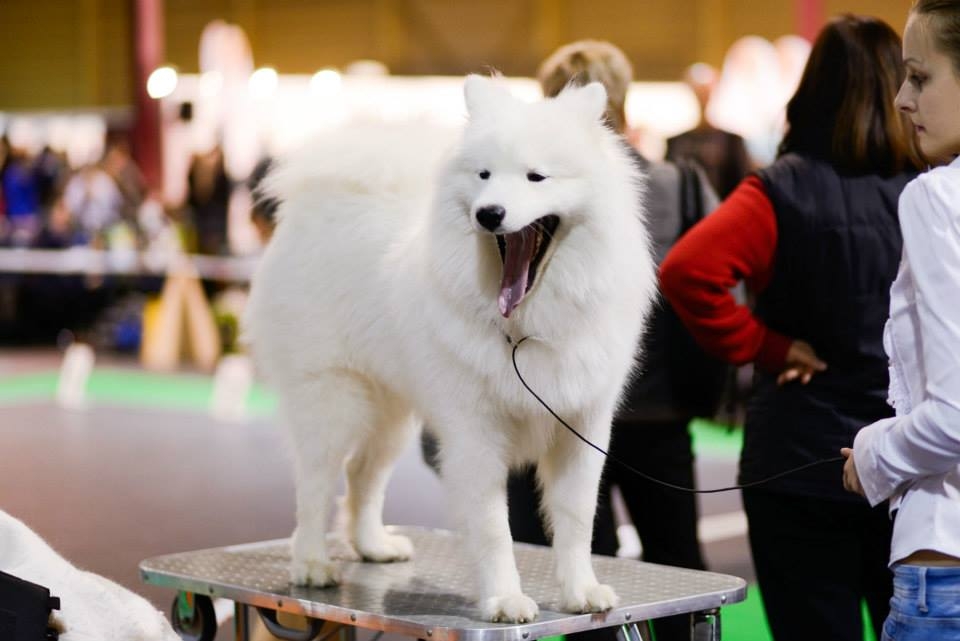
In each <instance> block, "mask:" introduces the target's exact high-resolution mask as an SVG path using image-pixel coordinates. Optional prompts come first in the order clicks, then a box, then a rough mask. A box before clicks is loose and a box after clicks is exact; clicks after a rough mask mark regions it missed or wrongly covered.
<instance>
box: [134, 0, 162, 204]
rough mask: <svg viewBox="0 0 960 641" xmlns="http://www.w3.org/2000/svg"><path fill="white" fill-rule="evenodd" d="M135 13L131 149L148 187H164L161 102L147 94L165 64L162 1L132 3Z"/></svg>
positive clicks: (149, 0)
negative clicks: (150, 82)
mask: <svg viewBox="0 0 960 641" xmlns="http://www.w3.org/2000/svg"><path fill="white" fill-rule="evenodd" d="M131 8H132V14H133V19H132V23H133V29H132V35H133V52H134V67H133V104H134V124H133V135H132V139H131V141H130V142H131V147H132V150H133V158H134V160H136V162H137V165H138V166H139V167H140V171H142V172H143V177H144V179H146V181H147V185H148V186H149V187H150V188H151V189H161V188H162V186H163V163H162V154H163V147H162V142H161V139H160V102H159V101H158V100H154V99H153V98H151V97H150V96H148V95H147V78H149V77H150V74H151V72H153V70H154V69H156V68H157V67H158V66H160V65H162V64H163V61H164V57H165V55H166V54H165V53H164V37H163V34H164V28H163V0H131Z"/></svg>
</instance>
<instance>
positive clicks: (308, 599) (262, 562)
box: [140, 527, 746, 641]
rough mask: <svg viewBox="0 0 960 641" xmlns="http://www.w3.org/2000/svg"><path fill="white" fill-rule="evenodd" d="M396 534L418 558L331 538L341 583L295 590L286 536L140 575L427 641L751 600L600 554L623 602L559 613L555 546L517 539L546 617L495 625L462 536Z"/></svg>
mask: <svg viewBox="0 0 960 641" xmlns="http://www.w3.org/2000/svg"><path fill="white" fill-rule="evenodd" d="M390 529H391V530H392V531H393V532H396V533H398V534H403V535H405V536H408V537H410V539H411V540H412V541H413V544H414V550H415V551H414V557H413V559H411V560H410V561H407V562H402V563H386V564H382V563H364V562H361V561H359V560H358V559H357V558H356V556H355V555H354V554H353V553H352V551H350V549H349V547H348V546H345V545H343V544H342V543H338V542H337V541H336V540H332V545H331V552H332V556H334V557H335V558H337V559H338V560H339V562H340V563H342V582H341V584H340V585H338V586H336V587H332V588H306V587H299V586H293V585H291V584H290V581H289V577H288V565H289V562H290V552H289V542H288V541H287V540H285V539H282V540H276V541H264V542H260V543H250V544H246V545H235V546H229V547H222V548H212V549H208V550H197V551H193V552H183V553H179V554H171V555H166V556H160V557H155V558H152V559H147V560H145V561H143V562H142V563H141V564H140V571H141V574H142V577H143V580H144V581H146V582H147V583H150V584H153V585H158V586H164V587H169V588H174V589H177V590H183V591H187V592H194V593H198V594H207V595H210V596H212V597H223V598H227V599H231V600H233V601H236V602H238V603H245V604H248V605H252V606H259V607H266V608H270V609H274V610H281V611H286V612H294V613H299V614H305V615H307V616H310V617H315V618H319V619H326V620H329V621H337V622H341V623H346V624H349V625H354V626H357V627H361V628H367V629H371V630H382V631H385V632H394V633H399V634H406V635H410V636H414V637H417V638H421V639H429V640H430V641H453V640H460V641H523V640H528V639H537V638H540V637H544V636H550V635H555V634H569V633H571V632H578V631H581V630H588V629H593V628H602V627H609V626H616V625H622V624H624V623H631V622H636V621H644V620H647V619H655V618H659V617H662V616H667V615H671V614H681V613H685V612H698V611H703V610H710V609H713V608H717V607H720V606H721V605H726V604H730V603H736V602H738V601H742V600H743V599H744V598H746V582H745V581H744V580H743V579H741V578H739V577H735V576H730V575H725V574H716V573H713V572H702V571H697V570H686V569H682V568H673V567H668V566H663V565H654V564H650V563H641V562H639V561H633V560H629V559H616V558H612V557H604V556H594V557H593V567H594V570H595V572H596V574H597V578H598V579H599V580H600V582H601V583H608V584H609V585H611V586H613V588H614V589H615V590H616V592H617V594H618V595H619V596H620V603H621V605H620V606H619V607H617V608H615V609H613V610H611V611H609V612H605V613H600V614H569V613H566V612H562V611H560V609H559V602H560V592H559V589H558V586H557V581H556V578H555V576H554V570H553V568H554V563H553V553H552V551H551V550H550V548H546V547H541V546H536V545H526V544H522V543H517V544H514V554H515V556H516V560H517V567H518V569H519V571H520V576H521V580H522V584H523V588H524V592H525V593H526V594H527V595H529V596H530V597H531V598H532V599H534V600H535V601H536V602H537V603H538V604H539V606H540V616H539V618H538V619H537V620H536V621H533V622H531V623H525V624H498V623H491V622H489V621H484V620H482V619H480V612H479V609H478V607H477V605H476V603H475V597H474V587H473V586H474V583H473V580H472V573H473V571H472V570H471V568H470V566H469V564H468V561H467V559H466V557H465V555H464V554H463V550H462V547H461V546H462V540H461V539H460V538H459V537H458V536H457V535H455V534H453V533H450V532H446V531H441V530H428V529H423V528H416V527H392V528H390Z"/></svg>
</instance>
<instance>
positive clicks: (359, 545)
mask: <svg viewBox="0 0 960 641" xmlns="http://www.w3.org/2000/svg"><path fill="white" fill-rule="evenodd" d="M465 98H466V103H467V109H468V112H469V122H468V123H467V125H466V127H465V129H464V131H463V132H462V137H461V138H460V140H459V142H458V143H457V144H455V145H454V146H453V149H452V151H451V152H450V153H448V154H446V155H443V154H440V153H439V151H438V150H439V148H440V147H441V146H442V145H441V144H440V143H437V142H434V141H433V138H431V137H428V136H422V135H420V133H419V132H416V131H412V132H411V131H404V130H403V129H397V128H372V129H371V130H369V131H367V132H366V134H361V135H358V134H357V132H356V131H353V132H349V133H348V134H341V135H339V136H338V135H330V136H327V137H326V138H324V139H322V140H321V141H320V142H318V143H316V144H314V145H311V146H308V147H307V148H305V149H304V150H302V151H300V152H298V153H296V154H294V155H293V156H292V157H290V158H289V159H288V160H286V161H285V162H281V163H280V164H279V166H278V167H277V169H276V171H275V173H274V175H273V176H272V178H270V179H269V181H270V182H269V184H270V185H271V187H270V188H271V189H272V191H273V192H274V194H275V195H276V196H278V197H279V198H280V200H281V201H282V204H281V206H280V210H279V212H278V213H279V218H280V220H279V224H278V226H277V229H276V231H275V234H274V237H273V239H272V240H271V242H270V244H269V246H268V247H267V249H266V252H265V254H264V256H263V259H262V261H261V264H260V266H259V268H258V271H257V273H256V275H255V277H254V280H253V287H252V292H251V297H250V301H249V305H248V308H247V314H246V318H245V332H246V337H247V339H248V340H250V342H251V343H252V349H253V353H254V357H255V360H256V362H257V365H258V367H259V368H260V371H261V372H262V373H263V374H264V375H265V377H266V378H267V379H268V380H269V381H270V382H272V384H273V385H274V386H276V388H277V390H278V392H279V395H280V410H281V413H282V416H283V419H284V421H285V422H286V423H287V425H288V427H289V430H290V432H291V434H292V437H293V446H294V459H295V476H296V479H295V480H296V487H297V528H296V531H295V532H294V534H293V539H292V567H291V573H292V580H293V581H295V582H296V583H299V584H314V585H328V584H332V583H335V582H336V581H337V578H338V577H337V572H336V565H335V564H334V563H333V562H332V561H331V560H330V558H329V556H328V551H327V549H326V543H325V537H324V530H325V527H326V524H327V523H328V514H329V509H330V504H331V500H332V494H333V493H334V491H335V489H336V487H337V480H338V476H339V472H340V470H341V469H342V467H341V466H342V464H343V463H344V461H346V477H347V494H346V500H345V505H346V509H347V517H348V523H349V526H348V535H349V537H350V540H351V542H352V544H353V545H354V547H355V548H356V549H357V551H358V553H359V554H361V555H362V556H363V557H364V558H366V559H369V560H374V561H397V560H404V559H407V558H408V557H409V556H410V555H411V553H412V549H411V545H410V542H409V541H408V540H407V539H405V538H403V537H400V536H395V535H392V534H390V533H389V532H388V531H387V530H386V529H384V526H383V522H382V515H381V512H382V507H383V500H384V490H385V488H386V485H387V480H388V475H389V472H390V469H391V467H392V464H393V462H394V460H395V459H396V457H397V456H398V455H399V454H400V453H401V451H402V450H403V448H404V446H405V444H406V443H407V441H408V439H409V438H410V437H411V435H413V434H415V433H416V429H417V427H418V426H419V424H420V421H421V420H425V421H427V423H428V424H429V425H430V427H431V428H432V429H433V430H434V431H435V432H436V433H437V435H438V436H439V439H440V444H441V467H442V476H443V479H444V481H445V483H446V484H447V486H448V491H449V495H450V503H451V508H452V509H453V511H454V512H455V516H456V517H457V521H458V523H459V524H460V527H461V529H462V532H463V535H464V537H465V543H466V545H465V552H466V553H468V554H469V555H471V557H472V560H473V562H474V566H475V568H476V570H475V572H476V577H477V579H478V584H477V592H478V597H479V603H480V607H481V610H482V615H483V616H484V617H485V618H487V619H489V620H494V621H496V620H500V621H529V620H532V619H534V618H535V617H536V615H537V612H538V610H537V604H536V603H535V602H534V601H533V600H532V599H530V598H529V597H527V596H526V595H525V594H524V593H523V591H522V589H521V585H520V577H519V575H518V573H517V570H516V566H515V563H514V557H513V549H512V545H511V538H510V530H509V526H508V522H507V507H506V490H505V481H506V477H507V473H508V470H509V469H510V468H513V467H516V466H520V465H524V464H527V463H531V462H533V463H537V464H538V474H539V478H540V482H541V484H542V486H543V503H544V504H543V511H544V513H545V515H546V516H547V517H548V520H549V523H550V527H551V530H552V535H553V547H554V549H555V552H556V574H557V579H558V582H559V586H560V588H561V593H562V598H563V607H564V608H566V609H568V610H570V611H575V612H585V611H603V610H606V609H609V608H611V607H614V606H615V605H616V603H617V597H616V595H615V593H614V591H613V590H612V589H611V588H610V587H609V586H606V585H601V584H600V583H599V582H598V581H597V578H596V577H595V575H594V572H593V569H592V566H591V563H590V541H591V534H592V525H593V518H594V511H595V506H596V500H597V487H598V483H599V480H600V474H601V469H602V467H603V458H602V457H601V456H600V455H599V454H598V453H597V452H595V451H593V450H592V449H590V448H588V447H587V446H585V445H584V444H583V443H581V442H580V441H579V440H577V439H576V438H575V437H573V436H572V435H571V434H569V433H567V432H566V431H565V430H564V429H563V427H562V426H560V425H559V424H558V423H557V422H556V421H555V420H554V419H553V418H551V417H550V415H549V414H548V413H547V411H546V410H545V409H544V408H543V407H542V406H540V404H539V403H538V402H537V401H536V399H534V398H533V396H531V395H530V393H529V392H527V391H526V390H525V389H524V388H523V387H522V386H521V384H520V381H519V380H518V379H517V377H516V376H515V374H514V371H513V365H512V364H511V350H512V349H513V347H512V345H511V344H510V343H509V342H508V340H507V337H509V338H510V340H512V341H514V342H515V341H517V340H518V339H521V338H523V337H525V336H531V337H533V338H532V339H531V340H528V341H526V342H525V343H523V345H522V346H521V347H520V349H519V352H518V364H519V368H520V370H521V371H522V373H523V376H524V378H525V379H526V380H527V382H528V383H529V384H530V385H531V386H532V387H533V389H535V390H537V391H538V392H539V393H540V394H541V395H542V396H543V397H544V398H545V399H546V400H547V402H548V403H550V405H551V406H552V407H553V409H554V410H555V411H556V412H557V413H558V414H559V415H560V416H563V417H564V418H565V419H566V420H567V421H568V422H569V423H571V424H572V425H574V426H576V427H577V428H578V429H579V430H580V431H581V433H582V434H584V436H586V437H587V438H589V439H591V440H592V441H593V442H594V443H597V444H598V445H600V446H601V447H603V446H605V445H606V444H607V443H608V440H609V433H610V424H611V420H612V417H613V413H614V410H615V408H616V406H617V403H618V399H619V396H620V394H621V389H622V387H623V385H624V382H625V381H626V379H627V377H628V375H629V373H630V371H631V368H632V365H633V359H634V353H635V348H636V345H637V342H638V338H639V335H640V333H641V330H642V326H643V320H644V318H645V315H646V313H647V311H648V308H649V304H650V300H651V297H652V295H653V292H654V289H655V274H654V268H653V264H652V262H651V259H650V255H649V249H648V245H649V242H648V237H647V232H646V230H645V228H644V226H643V224H642V213H641V211H640V206H639V193H638V190H639V189H641V188H642V185H641V182H642V177H641V176H639V175H638V174H637V170H636V168H635V166H634V164H633V163H632V162H631V160H630V158H629V155H628V153H627V152H626V151H625V149H624V148H623V143H622V142H621V141H620V140H619V139H618V138H617V137H616V136H615V135H614V134H613V133H612V132H611V131H609V130H608V129H606V128H605V127H604V126H603V125H602V124H601V117H602V114H603V112H604V108H605V106H606V94H605V92H604V90H603V87H602V86H601V85H599V84H593V85H588V86H586V87H582V88H570V89H568V90H566V91H565V92H563V93H562V94H561V95H560V96H558V97H557V98H555V99H552V100H545V101H541V102H537V103H525V102H521V101H519V100H517V99H516V98H514V97H512V96H511V95H510V94H509V92H508V91H507V89H506V88H504V87H503V86H501V85H500V84H499V83H498V81H497V80H496V79H490V78H483V77H480V76H470V77H468V78H467V80H466V83H465ZM441 158H442V162H441V161H440V159H441ZM436 167H439V171H437V172H435V171H434V169H435V168H436ZM531 172H535V173H537V174H540V175H542V176H545V177H546V178H545V179H544V180H536V178H537V176H534V178H533V179H531V178H530V175H531ZM431 200H432V202H431ZM487 206H500V207H502V208H503V210H504V211H505V217H504V218H503V220H502V224H501V225H500V227H499V228H497V229H496V230H495V231H496V232H497V233H509V232H515V231H518V230H520V229H522V228H524V227H526V226H528V225H529V224H530V223H532V222H533V221H535V220H537V219H539V218H541V217H543V216H545V215H547V214H556V215H558V216H559V219H560V223H559V228H558V229H557V230H556V233H555V234H554V238H553V242H552V243H551V244H550V247H551V252H552V253H551V254H550V255H549V256H548V258H547V260H546V261H545V263H544V264H541V265H540V267H539V270H538V271H539V272H540V273H539V274H538V275H537V276H538V279H537V282H536V284H535V285H534V286H533V288H532V289H531V290H530V292H529V294H528V295H527V296H526V298H525V299H524V300H523V301H522V302H521V303H520V305H519V306H518V307H516V309H514V310H512V313H511V314H508V316H509V317H508V318H507V317H505V316H504V315H503V314H502V313H501V312H500V311H499V310H498V295H499V294H500V287H501V270H502V269H503V265H502V261H501V257H500V255H499V253H498V248H497V242H496V239H495V236H494V234H493V233H491V232H490V231H488V230H487V229H484V228H483V227H482V226H481V225H480V224H479V223H478V221H477V212H478V210H479V209H480V208H482V207H487Z"/></svg>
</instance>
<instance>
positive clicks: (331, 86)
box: [310, 69, 341, 97]
mask: <svg viewBox="0 0 960 641" xmlns="http://www.w3.org/2000/svg"><path fill="white" fill-rule="evenodd" d="M340 83H341V79H340V73H339V72H337V71H335V70H333V69H321V70H320V71H318V72H317V73H315V74H313V77H312V78H310V92H311V93H312V94H313V95H315V96H318V97H329V96H332V95H334V94H336V93H337V92H339V91H340Z"/></svg>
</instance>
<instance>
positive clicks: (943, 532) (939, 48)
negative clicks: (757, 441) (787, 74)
mask: <svg viewBox="0 0 960 641" xmlns="http://www.w3.org/2000/svg"><path fill="white" fill-rule="evenodd" d="M903 59H904V62H905V64H906V67H907V79H906V81H905V82H904V83H903V86H902V87H901V88H900V92H899V94H897V99H896V105H897V107H898V108H899V109H900V110H901V111H903V112H904V113H905V114H906V115H907V116H909V118H910V120H911V121H912V122H913V126H914V130H915V132H916V136H917V142H918V144H919V146H920V150H921V152H922V153H923V155H924V156H925V158H926V159H927V160H928V161H929V162H930V163H932V164H933V165H936V167H935V168H934V169H931V170H930V171H927V172H926V173H924V174H922V175H921V176H920V177H918V178H917V179H916V180H914V181H913V182H911V183H910V184H909V185H907V187H906V189H904V191H903V194H902V195H901V196H900V227H901V229H902V230H903V249H904V251H903V259H902V261H901V263H900V270H899V273H898V274H897V279H896V280H895V281H894V283H893V287H892V288H891V291H890V308H889V309H890V312H889V320H888V321H887V324H886V327H885V330H884V343H885V347H886V352H887V355H888V356H889V359H890V388H889V399H890V402H891V404H892V405H893V406H894V407H895V409H896V416H894V417H892V418H884V419H881V420H878V421H876V422H874V423H872V424H871V425H868V426H867V427H864V428H863V429H862V430H860V431H859V432H858V433H857V435H856V439H855V440H854V441H853V449H852V450H850V449H847V448H844V449H843V450H842V453H843V455H844V456H845V457H846V463H845V464H844V470H843V480H844V486H845V487H846V488H847V489H848V490H851V491H853V492H856V493H858V494H862V495H864V496H866V497H867V499H868V500H869V502H870V504H871V505H880V504H882V502H884V501H886V500H889V501H890V510H891V513H892V514H894V515H895V517H896V518H895V519H894V525H893V541H892V545H891V549H890V555H889V560H890V564H891V566H892V568H893V572H894V579H893V581H894V597H893V600H892V602H891V609H890V615H889V617H888V618H887V620H886V622H885V623H884V626H883V637H882V639H883V640H884V641H893V640H896V641H919V640H921V639H924V640H925V639H937V641H958V640H960V598H958V597H960V303H958V301H960V2H957V0H917V1H916V2H915V3H914V5H913V7H912V9H911V11H910V14H909V17H908V19H907V26H906V29H905V30H904V35H903Z"/></svg>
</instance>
